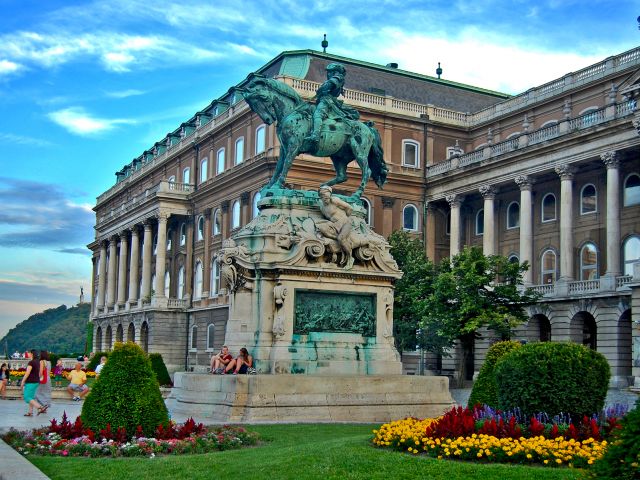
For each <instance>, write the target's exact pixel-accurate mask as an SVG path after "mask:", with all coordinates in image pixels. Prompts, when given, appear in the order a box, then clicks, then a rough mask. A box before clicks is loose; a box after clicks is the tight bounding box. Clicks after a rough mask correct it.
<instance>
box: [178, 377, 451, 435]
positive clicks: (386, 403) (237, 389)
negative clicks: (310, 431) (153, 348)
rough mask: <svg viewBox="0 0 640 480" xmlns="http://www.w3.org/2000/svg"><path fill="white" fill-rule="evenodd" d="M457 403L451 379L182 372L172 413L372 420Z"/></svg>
mask: <svg viewBox="0 0 640 480" xmlns="http://www.w3.org/2000/svg"><path fill="white" fill-rule="evenodd" d="M452 405H454V401H453V399H452V398H451V395H450V393H449V380H448V379H447V378H446V377H422V376H406V375H385V376H382V375H367V376H361V375H343V376H336V375H237V376H235V375H203V374H196V373H185V372H177V373H176V374H175V377H174V388H173V389H172V391H171V395H170V396H169V398H168V399H167V406H168V408H169V410H170V411H171V412H172V413H179V414H182V415H194V416H197V417H200V418H202V417H204V418H207V419H210V420H211V421H212V422H214V423H217V422H220V423H230V422H232V423H236V422H237V423H270V422H349V423H351V422H363V423H365V422H372V423H381V422H388V421H391V420H397V419H400V418H404V417H407V416H414V417H419V418H426V417H437V416H439V415H441V414H442V413H443V412H444V411H446V410H447V409H449V408H450V407H451V406H452Z"/></svg>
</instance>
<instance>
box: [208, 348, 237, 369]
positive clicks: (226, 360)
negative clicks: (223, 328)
mask: <svg viewBox="0 0 640 480" xmlns="http://www.w3.org/2000/svg"><path fill="white" fill-rule="evenodd" d="M231 360H233V356H231V354H230V353H229V347H227V346H226V345H223V346H222V350H220V353H218V354H217V355H214V356H213V357H211V373H213V374H214V375H215V374H216V373H220V374H222V375H224V374H225V373H226V370H227V366H228V365H229V364H230V363H231Z"/></svg>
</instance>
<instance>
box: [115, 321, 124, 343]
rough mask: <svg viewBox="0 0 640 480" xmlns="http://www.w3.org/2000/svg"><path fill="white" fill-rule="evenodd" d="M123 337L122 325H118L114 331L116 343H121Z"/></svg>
mask: <svg viewBox="0 0 640 480" xmlns="http://www.w3.org/2000/svg"><path fill="white" fill-rule="evenodd" d="M123 337H124V330H123V328H122V324H121V323H119V324H118V328H117V329H116V342H121V343H122V340H123Z"/></svg>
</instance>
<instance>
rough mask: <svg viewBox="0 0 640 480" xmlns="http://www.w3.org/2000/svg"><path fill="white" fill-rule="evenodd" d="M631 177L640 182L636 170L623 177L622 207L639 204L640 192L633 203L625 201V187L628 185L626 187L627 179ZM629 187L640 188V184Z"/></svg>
mask: <svg viewBox="0 0 640 480" xmlns="http://www.w3.org/2000/svg"><path fill="white" fill-rule="evenodd" d="M631 177H636V178H638V181H639V182H640V174H638V173H636V172H631V173H629V174H628V175H627V176H626V177H625V179H624V182H623V183H622V206H623V207H633V206H635V205H640V194H639V195H638V201H637V202H635V203H628V202H627V188H629V187H627V182H628V181H629V179H630V178H631ZM630 188H638V189H640V186H639V187H630Z"/></svg>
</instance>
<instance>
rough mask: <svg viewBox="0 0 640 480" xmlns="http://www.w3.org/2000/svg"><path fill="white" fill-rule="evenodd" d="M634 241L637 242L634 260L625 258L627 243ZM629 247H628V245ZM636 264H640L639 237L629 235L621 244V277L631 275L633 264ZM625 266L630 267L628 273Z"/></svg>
mask: <svg viewBox="0 0 640 480" xmlns="http://www.w3.org/2000/svg"><path fill="white" fill-rule="evenodd" d="M631 241H635V242H638V244H637V245H638V247H637V248H638V256H637V257H634V258H627V246H628V245H629V242H631ZM629 246H630V245H629ZM636 262H640V235H635V234H634V235H629V236H628V237H627V238H625V239H624V242H622V274H623V275H633V264H634V263H636ZM627 266H628V267H630V270H631V271H630V272H629V273H627Z"/></svg>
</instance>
